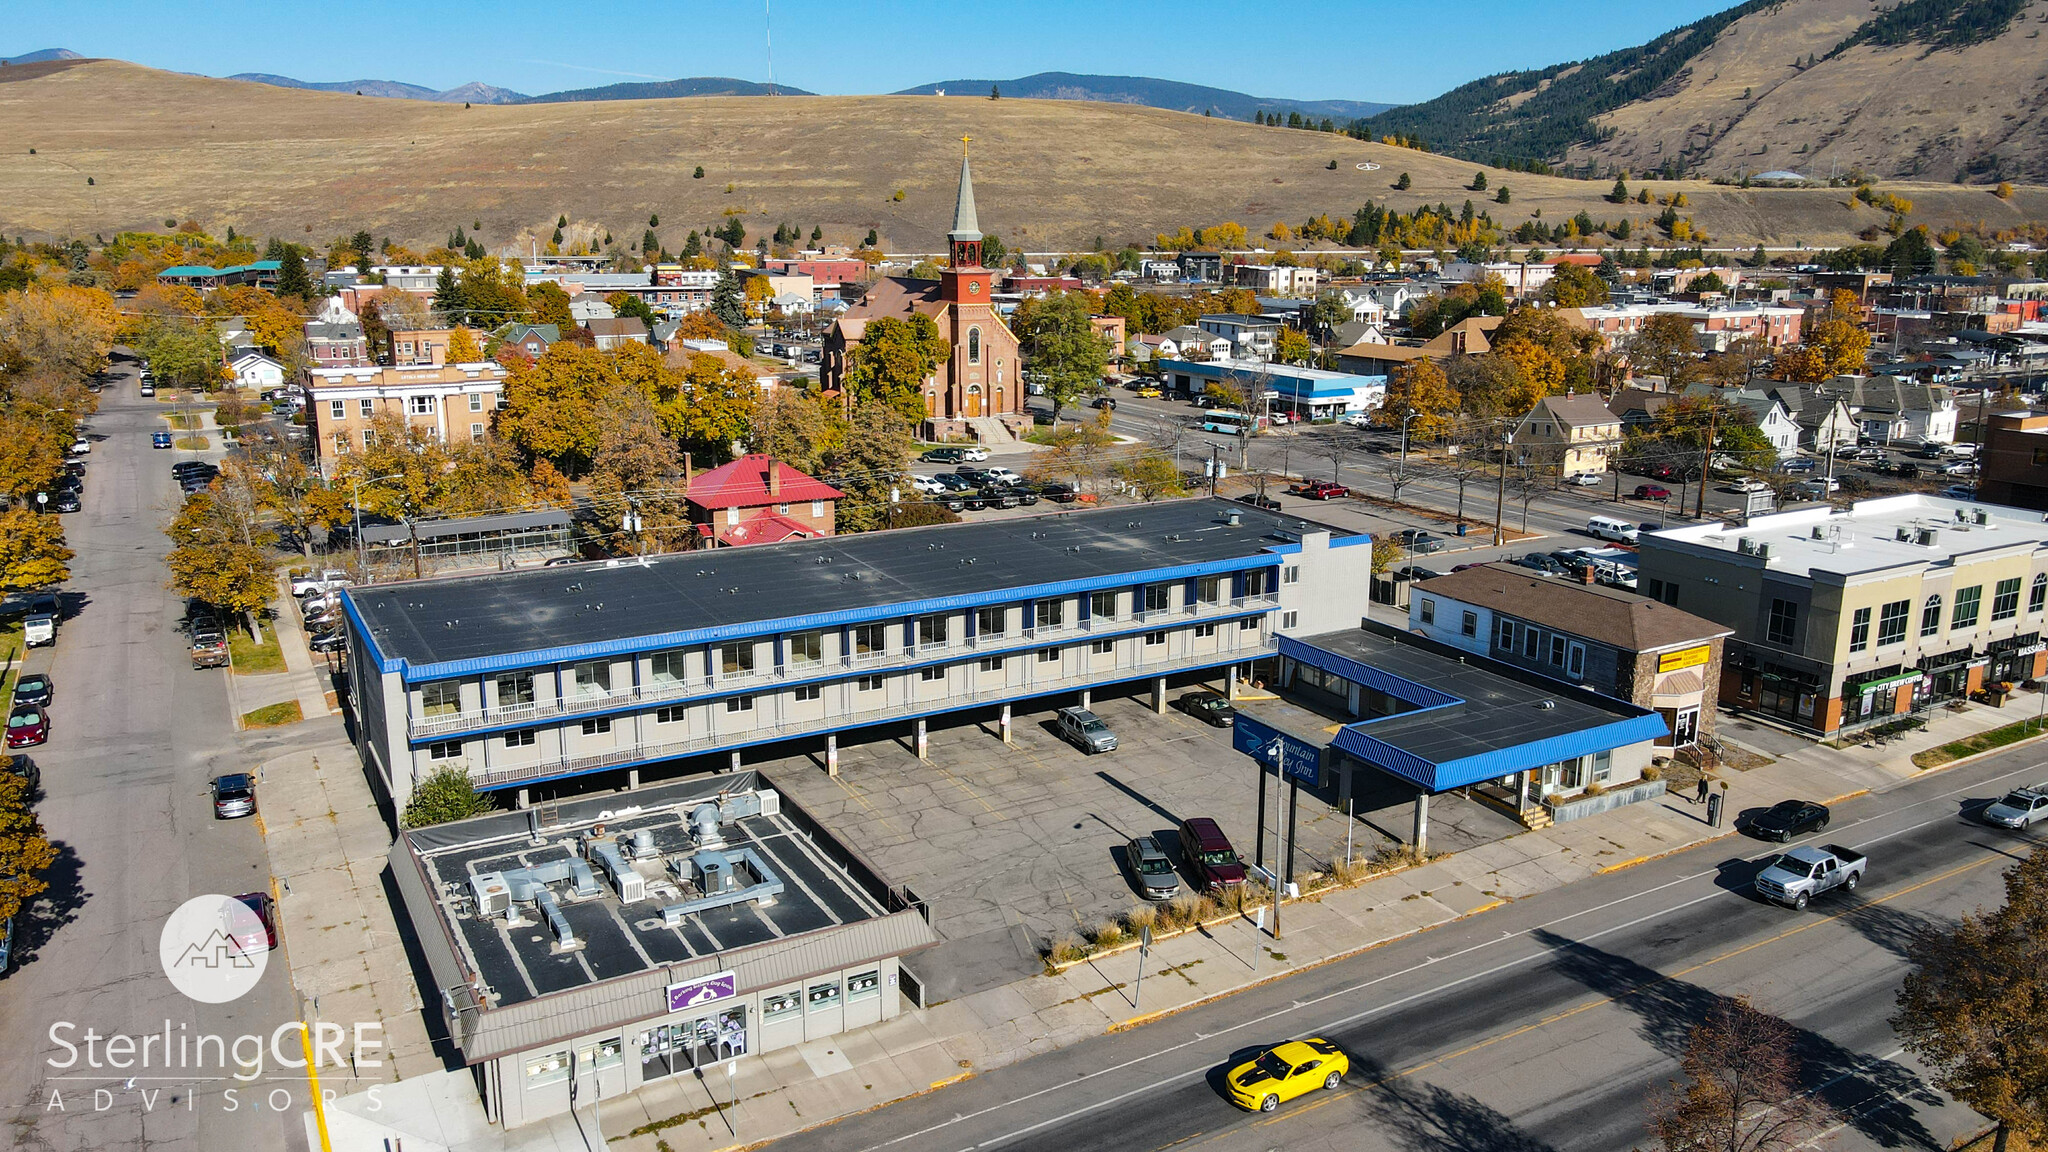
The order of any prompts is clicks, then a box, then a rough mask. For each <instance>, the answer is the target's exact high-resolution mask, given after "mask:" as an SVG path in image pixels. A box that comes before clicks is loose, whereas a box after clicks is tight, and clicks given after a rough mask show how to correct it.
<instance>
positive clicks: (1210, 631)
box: [1195, 624, 1216, 640]
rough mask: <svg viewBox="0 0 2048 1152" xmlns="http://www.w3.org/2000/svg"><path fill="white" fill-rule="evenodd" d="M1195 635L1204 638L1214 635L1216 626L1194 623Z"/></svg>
mask: <svg viewBox="0 0 2048 1152" xmlns="http://www.w3.org/2000/svg"><path fill="white" fill-rule="evenodd" d="M1195 635H1196V636H1199V637H1201V638H1203V639H1205V640H1206V639H1208V638H1209V637H1211V636H1214V635H1216V626H1215V625H1214V624H1197V625H1195Z"/></svg>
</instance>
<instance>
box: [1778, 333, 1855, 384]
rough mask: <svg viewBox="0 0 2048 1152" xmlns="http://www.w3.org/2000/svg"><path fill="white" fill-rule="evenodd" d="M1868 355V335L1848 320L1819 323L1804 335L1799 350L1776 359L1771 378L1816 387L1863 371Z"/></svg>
mask: <svg viewBox="0 0 2048 1152" xmlns="http://www.w3.org/2000/svg"><path fill="white" fill-rule="evenodd" d="M1869 352H1870V333H1868V332H1866V331H1864V330H1863V329H1862V328H1861V327H1860V326H1858V325H1857V324H1855V323H1853V322H1851V321H1848V320H1823V321H1821V322H1820V323H1818V324H1815V325H1814V326H1813V330H1812V331H1810V332H1808V333H1807V334H1806V343H1805V345H1804V346H1803V347H1800V348H1794V349H1792V350H1791V351H1789V352H1786V353H1784V354H1782V355H1780V356H1779V357H1778V359H1777V362H1776V363H1775V364H1773V365H1772V366H1771V375H1772V376H1774V377H1776V378H1778V379H1780V380H1790V381H1794V382H1797V383H1801V384H1819V383H1821V382H1822V381H1825V380H1832V379H1834V378H1835V377H1837V376H1846V375H1857V374H1860V373H1861V372H1862V371H1863V368H1864V365H1865V361H1866V357H1867V356H1868V354H1869Z"/></svg>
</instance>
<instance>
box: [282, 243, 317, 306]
mask: <svg viewBox="0 0 2048 1152" xmlns="http://www.w3.org/2000/svg"><path fill="white" fill-rule="evenodd" d="M277 294H278V295H279V296H297V297H298V298H299V299H301V300H307V299H311V298H312V295H313V281H312V280H311V279H310V278H309V277H308V276H307V275H306V262H305V261H304V260H303V259H301V258H300V257H299V250H298V248H297V246H295V245H294V246H288V247H286V248H285V251H284V259H283V260H281V261H279V262H278V266H277Z"/></svg>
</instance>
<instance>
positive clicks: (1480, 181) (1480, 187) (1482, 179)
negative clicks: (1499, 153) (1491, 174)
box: [1465, 172, 1486, 192]
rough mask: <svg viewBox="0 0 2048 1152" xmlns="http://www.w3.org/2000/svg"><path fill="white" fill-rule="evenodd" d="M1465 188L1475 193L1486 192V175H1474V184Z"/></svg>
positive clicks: (1478, 173)
mask: <svg viewBox="0 0 2048 1152" xmlns="http://www.w3.org/2000/svg"><path fill="white" fill-rule="evenodd" d="M1465 187H1466V188H1468V189H1470V190H1471V191H1473V192H1484V191H1486V173H1484V172H1474V173H1473V174H1472V183H1470V184H1467V185H1466V186H1465Z"/></svg>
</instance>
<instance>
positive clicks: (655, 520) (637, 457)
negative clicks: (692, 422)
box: [590, 388, 694, 552]
mask: <svg viewBox="0 0 2048 1152" xmlns="http://www.w3.org/2000/svg"><path fill="white" fill-rule="evenodd" d="M601 424H602V426H603V431H602V432H601V433H600V435H599V437H598V445H597V454H596V456H594V457H593V458H592V461H591V473H590V490H591V494H592V496H593V497H594V500H593V508H594V512H595V515H596V518H597V520H598V523H599V524H600V525H601V526H602V528H603V530H604V531H605V532H606V533H607V534H609V535H610V536H611V537H612V538H613V539H614V540H616V541H617V543H618V545H619V549H618V550H620V551H628V552H633V551H638V550H639V549H640V547H641V545H642V544H643V542H652V543H653V545H654V547H655V548H656V549H657V550H658V551H664V552H668V551H677V550H680V549H682V548H685V547H688V546H689V545H690V543H691V542H692V537H693V535H694V530H693V529H692V528H691V527H690V517H689V509H688V506H687V505H686V504H685V503H684V501H683V498H682V494H681V491H680V489H681V487H682V479H681V478H682V473H683V457H682V453H680V452H678V451H677V450H676V445H675V442H674V441H673V440H670V439H669V438H668V436H667V434H666V433H664V432H663V431H662V419H661V417H660V415H659V414H658V413H656V411H655V407H654V404H653V403H652V402H651V401H650V400H649V399H648V397H647V396H645V395H644V394H642V393H640V392H637V391H634V390H632V389H628V388H618V389H614V390H613V391H612V392H611V393H610V394H609V395H608V396H607V397H606V398H605V401H604V405H603V409H602V415H601ZM629 517H631V518H630V519H629Z"/></svg>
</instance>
